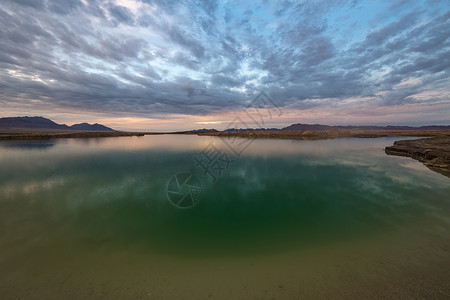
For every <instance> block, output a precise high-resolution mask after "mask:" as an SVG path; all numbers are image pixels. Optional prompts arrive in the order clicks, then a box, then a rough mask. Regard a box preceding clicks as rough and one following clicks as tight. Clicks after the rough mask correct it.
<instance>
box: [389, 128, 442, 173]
mask: <svg viewBox="0 0 450 300" xmlns="http://www.w3.org/2000/svg"><path fill="white" fill-rule="evenodd" d="M385 152H386V154H388V155H397V156H406V157H411V158H413V159H417V160H418V161H420V162H422V163H423V164H424V165H426V166H427V167H428V168H430V169H431V170H433V171H436V172H439V173H441V174H443V175H445V176H447V177H450V136H436V137H432V138H424V139H417V140H401V141H396V142H394V145H393V146H389V147H386V148H385Z"/></svg>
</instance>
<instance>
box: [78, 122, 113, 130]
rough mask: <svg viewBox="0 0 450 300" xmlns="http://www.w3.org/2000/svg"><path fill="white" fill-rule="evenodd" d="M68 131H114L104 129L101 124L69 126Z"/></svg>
mask: <svg viewBox="0 0 450 300" xmlns="http://www.w3.org/2000/svg"><path fill="white" fill-rule="evenodd" d="M70 129H74V130H90V131H114V129H111V128H109V127H106V126H104V125H102V124H98V123H95V124H92V125H91V124H88V123H80V124H74V125H72V126H70Z"/></svg>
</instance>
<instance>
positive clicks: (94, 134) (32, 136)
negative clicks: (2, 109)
mask: <svg viewBox="0 0 450 300" xmlns="http://www.w3.org/2000/svg"><path fill="white" fill-rule="evenodd" d="M145 134H149V133H143V132H121V131H112V132H110V131H76V132H19V133H11V132H7V133H0V140H48V139H57V138H99V137H119V136H143V135H145Z"/></svg>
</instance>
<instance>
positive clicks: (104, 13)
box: [0, 0, 450, 131]
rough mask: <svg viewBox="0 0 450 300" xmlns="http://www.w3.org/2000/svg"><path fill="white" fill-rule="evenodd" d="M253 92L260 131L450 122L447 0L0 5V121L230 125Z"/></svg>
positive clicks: (98, 0) (103, 0)
mask: <svg viewBox="0 0 450 300" xmlns="http://www.w3.org/2000/svg"><path fill="white" fill-rule="evenodd" d="M261 92H262V93H264V95H267V96H268V99H269V100H270V101H266V102H264V103H265V109H268V110H270V109H274V110H275V111H274V112H275V113H272V114H269V115H267V116H266V117H265V119H264V121H265V122H264V127H284V126H288V125H290V124H292V123H320V124H329V125H337V124H354V125H366V124H367V125H386V124H393V125H413V126H419V125H425V124H438V125H439V124H441V125H444V124H446V125H448V124H450V2H449V1H448V0H446V1H435V0H424V1H421V0H413V1H408V0H397V1H395V0H393V1H358V0H351V1H338V0H324V1H322V0H310V1H287V0H286V1H266V0H263V1H252V0H248V1H214V0H204V1H201V0H196V1H172V0H161V1H160V0H155V1H150V0H14V1H13V0H2V1H1V2H0V117H10V116H44V117H47V118H50V119H52V120H54V121H56V122H58V123H66V124H68V125H71V124H74V123H78V122H81V121H83V122H84V121H86V122H90V123H95V122H98V123H102V124H104V125H107V126H111V127H113V128H115V129H119V130H145V131H173V130H190V129H198V128H205V127H206V128H217V129H226V128H227V127H230V124H235V123H233V122H234V120H236V118H238V119H241V118H242V119H244V118H245V117H246V116H247V114H246V107H249V105H250V106H251V105H252V104H251V103H254V102H252V101H253V100H254V99H255V98H256V97H257V96H258V95H260V93H261ZM269 106H271V107H269ZM243 114H244V115H243ZM246 120H247V121H246V122H244V123H245V124H247V125H248V126H249V127H258V126H256V124H252V120H253V119H246Z"/></svg>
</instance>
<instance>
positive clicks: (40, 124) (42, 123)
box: [0, 117, 70, 130]
mask: <svg viewBox="0 0 450 300" xmlns="http://www.w3.org/2000/svg"><path fill="white" fill-rule="evenodd" d="M0 128H25V129H34V128H36V129H57V130H70V127H69V126H67V125H65V124H63V125H60V124H58V123H55V122H53V121H52V120H49V119H46V118H43V117H13V118H0Z"/></svg>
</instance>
